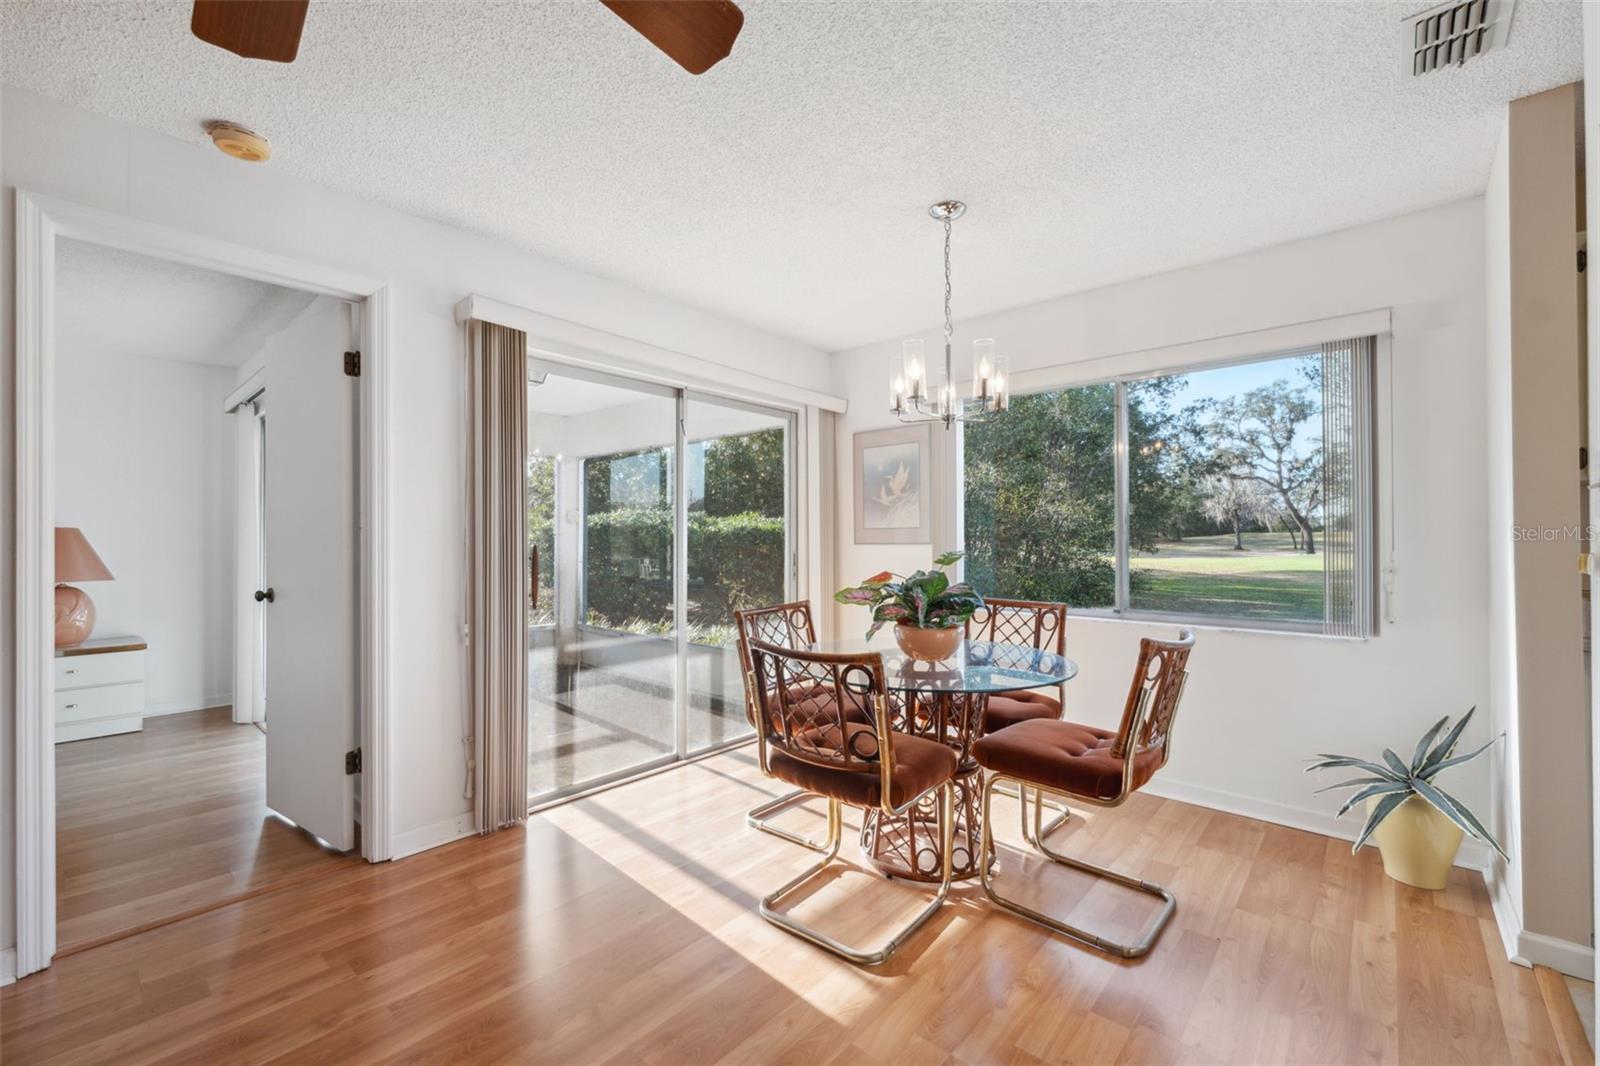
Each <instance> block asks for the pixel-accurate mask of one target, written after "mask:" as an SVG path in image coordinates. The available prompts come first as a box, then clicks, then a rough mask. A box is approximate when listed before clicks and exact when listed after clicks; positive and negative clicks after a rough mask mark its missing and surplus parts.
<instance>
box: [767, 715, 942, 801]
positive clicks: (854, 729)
mask: <svg viewBox="0 0 1600 1066" xmlns="http://www.w3.org/2000/svg"><path fill="white" fill-rule="evenodd" d="M847 729H848V730H849V733H850V736H851V741H852V743H851V752H852V754H854V755H856V756H858V757H870V758H872V759H873V761H872V762H870V763H861V764H858V765H860V766H861V769H859V770H853V769H852V770H843V769H838V768H835V767H829V766H818V765H817V764H815V763H810V762H806V761H805V760H803V759H798V758H795V757H794V756H792V755H787V754H785V753H784V752H783V751H782V750H781V749H778V748H772V749H770V750H769V753H768V757H767V765H768V766H769V767H770V768H771V769H772V776H773V777H776V778H778V779H779V780H781V781H787V782H788V783H789V784H791V785H794V786H795V787H797V788H803V789H805V790H806V791H807V792H814V793H816V794H817V795H819V796H828V797H830V798H832V799H837V800H840V801H842V802H844V803H848V804H850V805H851V806H852V807H877V806H879V805H880V803H881V801H882V797H883V779H882V777H881V776H880V775H879V771H878V765H877V762H876V756H877V737H876V736H875V735H873V733H872V730H871V729H870V728H869V727H868V726H864V725H849V726H847ZM838 733H839V731H838V729H837V728H830V729H827V730H820V731H817V732H814V733H811V734H808V735H806V736H804V737H802V738H797V739H798V740H799V743H800V744H801V745H802V746H804V747H814V748H817V749H820V750H822V751H827V750H835V751H836V750H838V748H837V744H838ZM956 759H957V756H956V752H955V750H954V749H953V748H949V747H946V746H945V745H943V744H941V743H939V742H938V741H936V740H928V739H927V738H925V737H913V736H910V735H908V734H905V733H896V734H895V735H894V772H893V774H892V775H891V785H890V789H891V791H890V794H889V805H890V806H892V807H901V806H904V805H905V804H906V803H908V802H910V801H911V800H912V799H915V798H916V797H917V796H920V795H922V793H924V792H926V791H928V789H930V788H932V787H933V786H935V785H937V784H939V783H941V782H943V781H946V780H948V779H949V778H950V776H951V775H953V774H954V773H955V772H956Z"/></svg>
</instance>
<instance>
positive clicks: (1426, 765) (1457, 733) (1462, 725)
mask: <svg viewBox="0 0 1600 1066" xmlns="http://www.w3.org/2000/svg"><path fill="white" fill-rule="evenodd" d="M1477 709H1478V708H1476V707H1471V708H1469V709H1468V710H1467V713H1466V714H1464V715H1462V716H1461V721H1459V722H1457V723H1456V724H1455V726H1454V728H1452V729H1451V730H1450V732H1448V733H1446V734H1445V737H1444V739H1443V740H1441V741H1439V743H1438V744H1436V745H1434V748H1433V750H1432V751H1431V752H1429V753H1428V758H1427V759H1426V760H1425V761H1424V762H1423V764H1422V772H1423V773H1427V772H1428V771H1429V770H1430V769H1432V766H1433V764H1434V763H1440V762H1444V761H1445V760H1446V759H1448V758H1449V757H1450V753H1451V752H1453V751H1455V750H1456V741H1458V740H1460V739H1461V732H1462V730H1464V729H1466V728H1467V723H1468V722H1470V721H1472V712H1473V711H1476V710H1477Z"/></svg>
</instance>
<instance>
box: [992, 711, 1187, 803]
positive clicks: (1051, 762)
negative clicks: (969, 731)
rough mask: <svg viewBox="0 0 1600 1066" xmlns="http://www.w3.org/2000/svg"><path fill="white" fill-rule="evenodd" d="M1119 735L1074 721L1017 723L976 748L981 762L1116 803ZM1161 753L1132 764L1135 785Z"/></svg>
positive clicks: (1150, 771) (1151, 770) (1119, 777)
mask: <svg viewBox="0 0 1600 1066" xmlns="http://www.w3.org/2000/svg"><path fill="white" fill-rule="evenodd" d="M1116 738H1117V735H1116V734H1115V733H1112V732H1108V731H1107V730H1104V729H1096V728H1094V727H1093V726H1087V725H1078V724H1077V723H1076V722H1056V721H1045V720H1043V719H1033V720H1031V721H1025V722H1018V723H1017V724H1016V725H1013V726H1008V727H1007V728H1005V729H1002V730H1000V731H998V732H995V733H990V734H989V735H988V736H986V737H983V738H982V739H980V740H979V741H978V742H977V743H976V744H974V745H973V746H972V754H973V755H974V756H975V757H976V758H977V760H978V764H979V765H980V766H982V767H984V768H985V769H987V770H992V771H994V772H995V773H999V774H1006V775H1008V776H1010V777H1020V778H1021V779H1022V780H1024V781H1029V782H1033V783H1035V784H1039V785H1043V786H1044V787H1045V788H1049V789H1054V790H1056V791H1058V792H1065V793H1068V794H1070V795H1075V796H1089V797H1092V798H1094V799H1102V800H1110V799H1116V798H1117V795H1118V794H1119V793H1120V792H1121V791H1122V760H1121V759H1118V758H1115V757H1114V756H1112V754H1111V745H1112V743H1113V742H1114V741H1115V740H1116ZM1161 755H1162V753H1161V751H1160V749H1155V750H1151V751H1143V752H1140V753H1139V754H1138V755H1137V756H1136V757H1135V758H1134V762H1133V787H1134V788H1138V787H1140V786H1141V785H1143V784H1144V783H1145V782H1146V781H1148V780H1150V777H1151V775H1153V774H1154V773H1155V772H1156V770H1157V769H1159V768H1160V766H1161Z"/></svg>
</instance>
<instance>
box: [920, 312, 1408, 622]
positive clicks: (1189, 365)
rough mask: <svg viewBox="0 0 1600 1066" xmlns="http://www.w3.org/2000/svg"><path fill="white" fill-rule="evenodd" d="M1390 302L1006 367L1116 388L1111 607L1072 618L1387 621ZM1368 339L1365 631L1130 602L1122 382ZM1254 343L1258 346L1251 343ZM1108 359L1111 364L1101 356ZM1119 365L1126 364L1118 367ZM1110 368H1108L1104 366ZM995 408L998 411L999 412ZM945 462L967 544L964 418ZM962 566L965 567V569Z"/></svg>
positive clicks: (1034, 382)
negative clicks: (1163, 344)
mask: <svg viewBox="0 0 1600 1066" xmlns="http://www.w3.org/2000/svg"><path fill="white" fill-rule="evenodd" d="M1390 328H1391V327H1390V313H1389V311H1388V310H1383V311H1374V312H1363V313H1361V314H1357V315H1347V316H1343V317H1340V318H1335V319H1325V320H1321V321H1319V322H1315V323H1308V324H1305V325H1302V326H1290V327H1282V328H1277V329H1272V330H1264V331H1260V332H1257V333H1249V334H1237V335H1233V336H1229V337H1222V338H1215V339H1212V340H1207V341H1200V342H1196V343H1193V344H1185V345H1177V346H1174V347H1171V348H1162V349H1151V350H1147V351H1142V352H1136V353H1127V354H1126V355H1119V356H1112V357H1103V358H1097V359H1089V360H1084V361H1082V362H1079V363H1070V364H1063V365H1058V366H1054V367H1047V368H1042V369H1040V370H1035V371H1027V372H1022V373H1014V374H1013V375H1012V378H1013V382H1014V383H1015V384H1014V387H1013V390H1012V395H1013V396H1025V395H1035V394H1038V393H1045V392H1061V391H1064V390H1067V389H1075V388H1087V387H1090V386H1094V385H1106V384H1111V385H1114V386H1115V387H1116V401H1115V402H1116V441H1115V445H1114V448H1113V452H1114V455H1115V462H1116V489H1115V492H1116V517H1115V519H1114V522H1115V529H1114V535H1115V538H1116V544H1115V559H1116V562H1115V571H1116V576H1115V578H1114V586H1113V596H1112V606H1110V607H1083V608H1077V607H1075V608H1073V610H1072V617H1074V618H1087V619H1095V620H1102V621H1123V622H1136V623H1168V624H1179V625H1185V626H1193V627H1201V628H1207V629H1220V630H1231V631H1243V632H1264V633H1274V634H1290V635H1301V636H1311V637H1318V638H1321V639H1325V640H1356V641H1364V640H1368V639H1371V638H1372V637H1375V636H1377V635H1378V633H1379V629H1380V625H1381V624H1383V623H1393V622H1394V621H1395V612H1394V603H1393V597H1394V582H1395V565H1394V553H1395V545H1394V530H1393V525H1392V521H1391V519H1390V517H1389V516H1390V513H1391V511H1392V507H1385V506H1384V504H1385V503H1391V502H1392V499H1393V456H1392V455H1391V454H1390V443H1391V441H1392V440H1393V434H1392V433H1390V432H1389V430H1390V429H1391V428H1392V420H1393V397H1392V394H1391V393H1392V385H1391V383H1392V354H1393V353H1392V337H1391V334H1390ZM1356 336H1371V337H1373V338H1374V340H1375V343H1374V345H1373V360H1372V366H1371V368H1370V374H1371V381H1370V385H1371V403H1370V410H1369V411H1368V412H1367V415H1368V422H1369V437H1368V451H1369V454H1370V457H1371V465H1372V476H1371V477H1370V478H1369V479H1368V480H1367V486H1368V495H1369V498H1368V499H1367V500H1366V501H1365V504H1366V521H1365V522H1363V524H1362V527H1361V530H1360V540H1359V542H1358V548H1357V559H1358V570H1357V572H1358V579H1359V580H1360V581H1361V582H1362V583H1363V584H1364V585H1366V586H1367V587H1368V588H1369V589H1370V590H1371V595H1369V597H1368V600H1367V603H1368V612H1369V618H1368V619H1367V621H1366V633H1365V634H1364V635H1362V636H1343V635H1338V634H1332V633H1327V632H1325V631H1324V623H1323V622H1320V621H1319V622H1288V621H1274V620H1271V619H1257V618H1246V617H1234V616H1228V615H1199V614H1186V613H1176V612H1168V611H1150V610H1140V609H1136V608H1133V607H1131V606H1129V604H1130V599H1131V598H1130V589H1129V574H1130V566H1129V563H1130V551H1129V544H1128V536H1129V526H1128V519H1129V514H1128V498H1129V468H1128V462H1127V455H1126V449H1127V430H1128V424H1127V386H1128V385H1129V384H1131V383H1134V382H1139V381H1147V380H1150V379H1152V378H1161V377H1172V376H1176V375H1181V374H1188V373H1194V372H1197V371H1202V370H1216V369H1221V368H1223V367H1229V366H1240V365H1245V364H1249V363H1259V362H1270V361H1272V360H1275V359H1284V358H1289V357H1293V356H1296V355H1305V354H1310V353H1312V352H1314V351H1317V350H1318V349H1319V348H1320V346H1321V345H1322V344H1323V343H1325V342H1328V341H1337V340H1344V339H1347V338H1349V337H1356ZM1257 345H1261V346H1260V347H1258V346H1257ZM1108 364H1109V365H1108ZM1118 364H1123V365H1125V366H1126V369H1122V370H1121V371H1120V372H1117V370H1118V369H1119V367H1118ZM1108 370H1110V371H1112V372H1110V373H1108V372H1106V371H1108ZM999 417H1004V416H1003V415H1001V416H999ZM952 436H953V437H954V440H953V442H952V444H953V447H952V449H951V451H952V455H951V460H952V461H951V463H950V468H951V469H952V471H953V476H952V477H951V478H950V480H949V482H948V483H949V484H951V485H952V486H953V491H952V493H951V496H952V500H951V502H950V504H949V506H947V507H946V508H945V509H944V512H945V514H947V515H949V516H950V517H949V521H950V524H951V530H950V531H951V533H952V534H953V537H952V538H951V539H952V540H953V541H954V542H955V543H957V544H958V545H959V546H960V547H962V548H963V549H964V548H965V546H966V515H965V500H966V484H965V473H966V441H965V431H964V427H960V428H959V429H958V432H957V433H955V434H952ZM963 569H964V568H963Z"/></svg>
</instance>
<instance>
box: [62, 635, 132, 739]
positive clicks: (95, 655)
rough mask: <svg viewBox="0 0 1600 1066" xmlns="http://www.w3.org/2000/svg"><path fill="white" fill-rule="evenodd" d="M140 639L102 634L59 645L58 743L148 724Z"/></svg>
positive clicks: (130, 731) (106, 734)
mask: <svg viewBox="0 0 1600 1066" xmlns="http://www.w3.org/2000/svg"><path fill="white" fill-rule="evenodd" d="M144 653H145V643H144V640H143V639H142V638H140V637H98V638H95V639H93V640H86V641H84V642H83V643H82V644H79V645H78V646H77V647H75V648H58V649H56V743H57V744H61V743H63V742H65V741H68V740H85V739H87V738H89V737H106V736H110V735H111V734H113V733H136V732H138V731H139V730H141V729H143V728H144Z"/></svg>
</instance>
